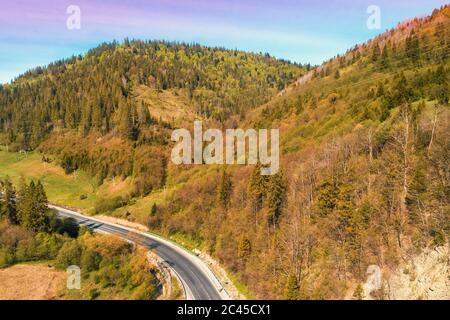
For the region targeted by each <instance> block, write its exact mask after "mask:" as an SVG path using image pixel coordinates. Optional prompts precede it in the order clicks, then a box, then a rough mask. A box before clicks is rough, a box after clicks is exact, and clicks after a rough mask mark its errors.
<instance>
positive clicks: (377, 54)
mask: <svg viewBox="0 0 450 320" xmlns="http://www.w3.org/2000/svg"><path fill="white" fill-rule="evenodd" d="M380 55H381V51H380V47H379V46H378V43H377V44H375V45H374V46H373V47H372V55H371V57H370V59H371V60H372V62H377V61H378V59H379V58H380Z"/></svg>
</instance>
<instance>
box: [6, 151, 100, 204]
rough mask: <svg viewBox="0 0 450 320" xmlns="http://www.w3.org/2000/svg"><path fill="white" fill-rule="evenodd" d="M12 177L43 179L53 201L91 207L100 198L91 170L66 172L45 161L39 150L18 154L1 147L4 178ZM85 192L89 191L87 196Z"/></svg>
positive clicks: (42, 181)
mask: <svg viewBox="0 0 450 320" xmlns="http://www.w3.org/2000/svg"><path fill="white" fill-rule="evenodd" d="M7 176H8V177H9V178H10V179H11V180H12V181H13V183H14V184H16V185H18V184H19V182H20V180H21V177H23V178H25V179H26V180H31V179H33V180H40V181H41V183H42V184H43V185H44V187H45V190H46V192H47V196H48V199H49V201H50V202H53V203H56V204H61V205H64V206H70V207H77V208H80V209H84V210H90V209H92V207H93V206H94V203H95V201H96V200H97V198H98V196H99V194H98V188H97V187H96V186H95V182H94V180H93V179H91V178H90V177H89V176H88V175H87V174H85V173H84V172H82V171H78V172H77V173H76V174H71V175H66V174H65V173H64V171H63V169H61V168H60V167H59V166H58V165H56V164H52V163H51V164H49V163H44V162H42V160H41V155H40V154H38V153H37V152H29V153H28V154H26V155H24V154H18V153H12V152H7V151H6V150H5V148H4V147H3V148H1V149H0V178H5V177H7ZM81 195H86V196H87V198H86V199H84V200H81V199H80V196H81Z"/></svg>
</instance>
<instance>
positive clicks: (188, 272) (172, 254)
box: [49, 204, 229, 300]
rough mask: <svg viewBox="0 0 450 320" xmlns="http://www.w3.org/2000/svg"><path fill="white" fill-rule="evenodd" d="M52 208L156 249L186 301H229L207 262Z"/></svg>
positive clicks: (120, 228)
mask: <svg viewBox="0 0 450 320" xmlns="http://www.w3.org/2000/svg"><path fill="white" fill-rule="evenodd" d="M49 208H51V209H54V210H56V211H57V212H58V215H59V216H62V217H66V218H73V219H75V221H76V222H77V223H78V224H80V225H84V226H86V227H88V228H90V229H92V230H94V231H98V232H102V233H108V234H115V235H118V236H120V237H122V238H124V239H126V240H129V241H132V242H136V243H139V244H140V245H143V246H145V247H147V248H149V249H152V250H153V251H154V252H155V253H156V254H157V255H158V256H159V257H160V258H161V259H162V260H163V261H164V262H165V263H166V264H167V265H168V267H170V268H171V269H172V270H173V271H174V273H175V274H176V275H177V276H178V278H179V279H180V281H181V283H182V285H183V287H184V291H185V295H186V299H188V300H222V299H229V296H228V294H227V292H226V290H225V289H224V288H223V286H222V285H221V283H220V281H219V280H218V279H217V278H216V276H215V275H214V273H213V272H212V271H211V269H210V268H209V267H208V266H207V265H206V264H205V262H203V261H202V260H201V259H200V258H198V257H197V256H195V255H193V254H191V253H189V252H188V251H186V250H185V249H183V248H181V247H179V246H178V245H176V244H174V243H172V242H170V241H168V240H165V239H163V238H160V237H158V236H155V235H152V234H148V233H144V232H140V231H136V230H134V229H130V228H127V227H124V226H121V225H117V224H114V223H110V222H105V221H103V220H99V219H95V218H93V217H89V216H85V215H83V214H80V213H78V212H75V211H72V210H68V209H66V208H62V207H59V206H55V205H50V204H49Z"/></svg>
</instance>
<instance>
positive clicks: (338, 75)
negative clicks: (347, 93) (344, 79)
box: [334, 70, 341, 79]
mask: <svg viewBox="0 0 450 320" xmlns="http://www.w3.org/2000/svg"><path fill="white" fill-rule="evenodd" d="M340 77H341V74H340V73H339V70H336V72H335V73H334V78H335V79H339V78H340Z"/></svg>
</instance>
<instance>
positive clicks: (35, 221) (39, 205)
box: [18, 181, 51, 232]
mask: <svg viewBox="0 0 450 320" xmlns="http://www.w3.org/2000/svg"><path fill="white" fill-rule="evenodd" d="M18 201H19V202H18V213H19V219H20V224H21V225H22V226H23V227H24V228H26V229H28V230H31V231H33V232H49V231H50V229H51V226H50V217H49V215H48V206H47V205H48V203H47V195H46V194H45V191H44V187H43V186H42V184H41V182H40V181H38V183H37V184H35V183H34V181H31V182H30V184H29V186H27V187H22V188H21V190H20V197H18Z"/></svg>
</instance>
